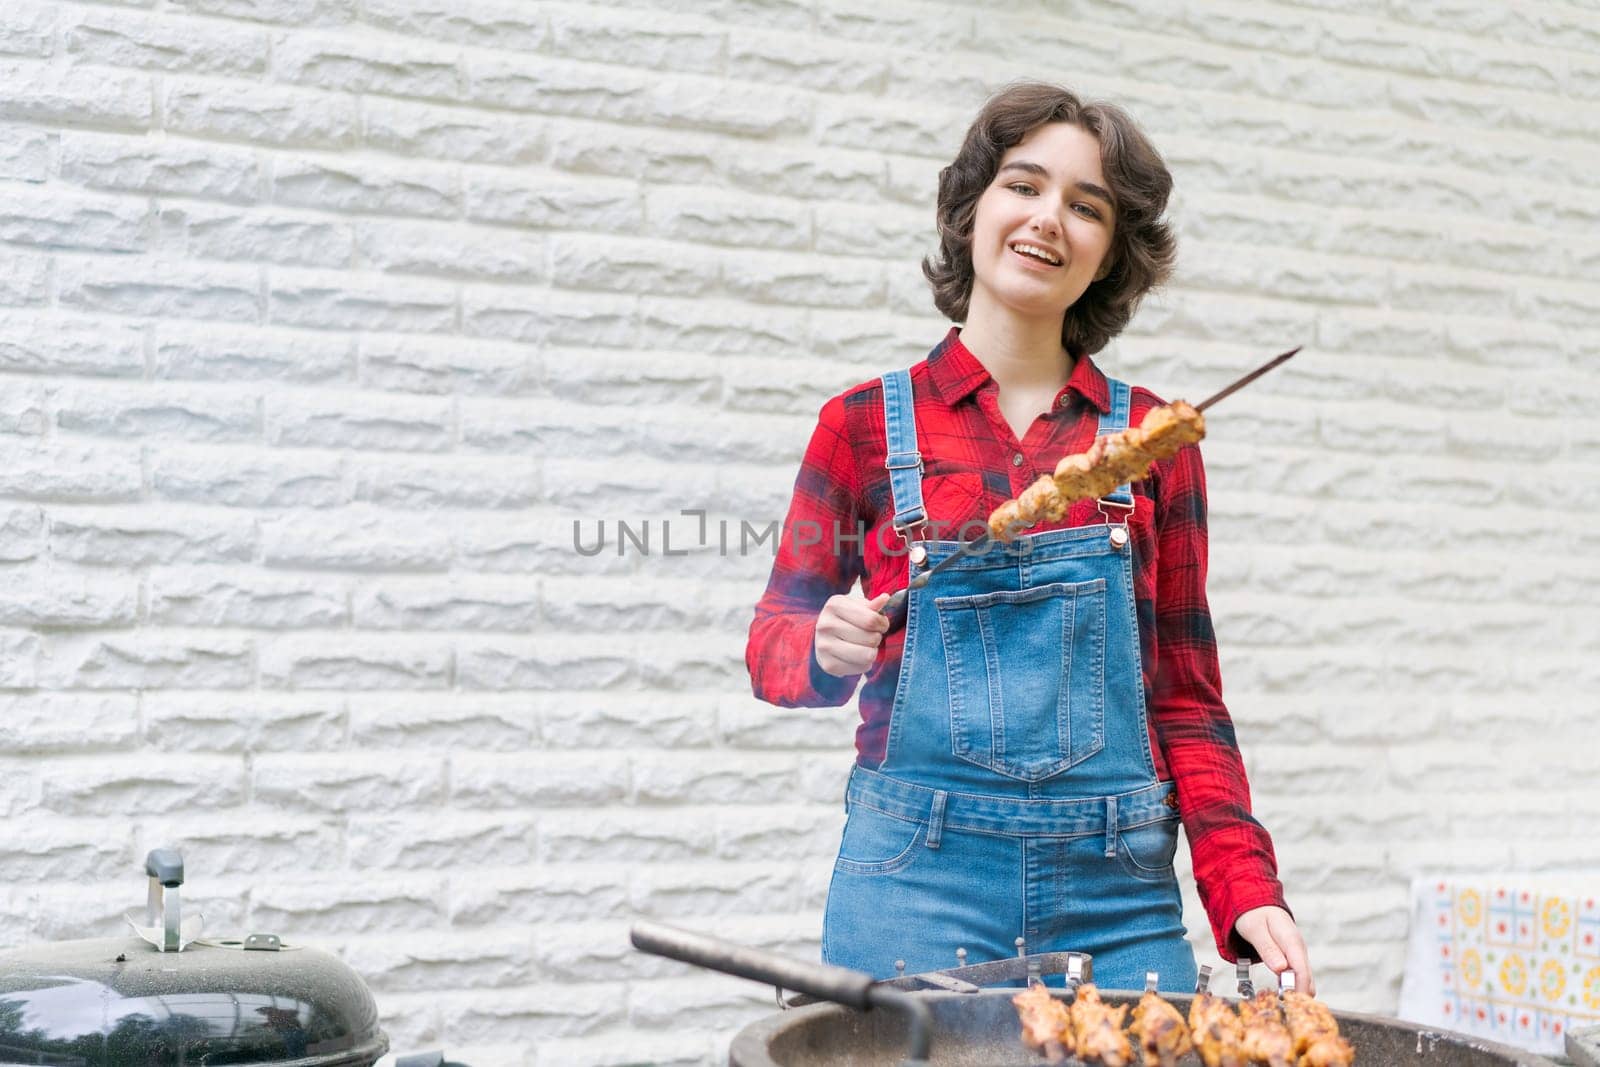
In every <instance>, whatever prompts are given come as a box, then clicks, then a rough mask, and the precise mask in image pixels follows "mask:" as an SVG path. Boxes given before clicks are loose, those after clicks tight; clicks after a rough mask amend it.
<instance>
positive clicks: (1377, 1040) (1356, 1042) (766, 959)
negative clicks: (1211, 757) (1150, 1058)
mask: <svg viewBox="0 0 1600 1067" xmlns="http://www.w3.org/2000/svg"><path fill="white" fill-rule="evenodd" d="M633 943H634V945H635V946H636V947H638V948H640V949H642V950H643V951H646V952H651V953H654V954H656V955H660V956H667V957H669V958H672V959H676V960H681V961H683V962H685V963H691V964H694V965H696V966H700V967H706V968H709V969H711V970H715V971H721V972H723V973H724V974H731V975H735V976H737V977H740V978H750V979H753V980H755V981H758V982H763V983H766V984H769V985H773V986H777V987H779V988H780V990H784V989H786V990H792V991H797V992H800V993H803V994H805V996H804V997H801V998H795V999H794V1001H791V1002H790V1003H795V1002H797V1001H809V1003H805V1004H803V1005H802V1006H796V1007H792V1008H790V1009H789V1010H786V1011H782V1012H779V1013H777V1014H774V1015H771V1016H768V1017H767V1018H764V1019H760V1020H758V1021H756V1022H754V1023H751V1024H750V1025H749V1026H747V1027H745V1028H744V1029H743V1030H741V1031H740V1032H739V1033H738V1035H737V1036H736V1037H735V1038H734V1040H733V1044H732V1045H731V1047H730V1049H729V1053H728V1062H729V1064H730V1065H731V1067H825V1065H842V1064H849V1065H850V1067H1039V1065H1042V1064H1044V1063H1045V1059H1044V1057H1043V1056H1040V1055H1038V1054H1035V1053H1033V1052H1030V1051H1029V1050H1028V1049H1026V1048H1025V1047H1024V1046H1023V1044H1022V1040H1021V1036H1020V1035H1021V1026H1020V1025H1019V1023H1018V1021H1017V1012H1016V1008H1015V1007H1013V1006H1012V1003H1011V997H1012V996H1013V995H1014V994H1015V993H1016V991H1017V990H1016V988H983V987H982V985H983V984H989V985H995V984H1000V983H1010V984H1011V985H1012V986H1013V987H1015V986H1020V985H1022V984H1023V983H1024V982H1026V981H1028V980H1030V979H1032V978H1035V977H1044V976H1048V975H1052V974H1063V975H1065V976H1066V986H1067V988H1063V989H1060V990H1055V991H1053V993H1054V995H1055V996H1058V997H1063V998H1067V997H1070V996H1071V995H1072V988H1073V987H1074V986H1075V984H1076V983H1077V982H1078V981H1090V980H1092V976H1093V961H1092V960H1091V959H1090V958H1089V957H1087V956H1085V955H1083V954H1081V953H1050V954H1038V955H1027V954H1021V955H1019V956H1017V957H1014V958H1012V959H1009V960H1000V961H993V962H989V963H983V964H975V965H973V966H967V967H959V968H955V969H952V970H948V971H938V972H934V973H932V974H921V975H909V976H905V977H901V978H898V979H893V980H890V981H885V982H875V981H873V979H872V978H871V977H870V976H869V975H866V974H861V973H859V972H856V971H850V970H846V969H844V968H842V967H826V966H818V965H816V964H810V963H803V962H801V961H799V960H793V959H789V958H787V957H784V956H779V955H776V954H773V953H769V952H762V951H757V950H755V949H750V948H745V947H743V946H739V945H733V944H729V943H728V942H725V941H720V940H717V939H715V938H710V937H706V936H704V935H702V934H696V933H692V932H690V931H687V930H678V929H675V928H673V927H669V926H663V925H661V924H659V923H646V922H641V923H637V924H636V925H635V926H634V928H633ZM1241 973H1242V974H1247V973H1248V972H1241ZM1100 995H1101V997H1102V998H1103V999H1104V1000H1105V1001H1106V1003H1108V1004H1112V1005H1116V1004H1129V1005H1131V1004H1133V1003H1136V1002H1137V1001H1138V998H1139V996H1140V994H1139V993H1138V992H1129V991H1108V990H1101V991H1100ZM1162 996H1163V997H1164V998H1165V999H1166V1000H1168V1001H1170V1002H1171V1003H1172V1005H1173V1006H1174V1007H1176V1008H1177V1009H1178V1010H1179V1011H1180V1012H1182V1013H1183V1014H1185V1015H1187V1014H1188V1011H1189V1004H1190V1001H1191V1000H1192V999H1193V997H1192V996H1189V995H1175V994H1166V993H1164V994H1162ZM818 1001H821V1002H822V1003H819V1002H818ZM1333 1014H1334V1016H1335V1018H1337V1019H1338V1021H1339V1029H1340V1031H1341V1032H1342V1033H1343V1034H1344V1036H1345V1037H1346V1038H1347V1039H1348V1040H1349V1041H1350V1043H1351V1044H1352V1045H1353V1046H1355V1050H1356V1064H1357V1067H1389V1065H1395V1067H1411V1065H1416V1067H1508V1065H1510V1064H1520V1065H1524V1067H1556V1065H1555V1063H1554V1061H1552V1060H1548V1059H1544V1058H1543V1057H1540V1056H1535V1055H1533V1054H1531V1053H1528V1052H1524V1051H1522V1050H1521V1049H1516V1048H1512V1047H1510V1046H1507V1045H1499V1044H1495V1043H1493V1042H1488V1041H1483V1040H1480V1039H1478V1038H1475V1037H1469V1036H1467V1035H1464V1034H1454V1033H1450V1032H1448V1031H1443V1030H1437V1029H1433V1028H1429V1027H1423V1026H1417V1025H1414V1024H1412V1023H1407V1022H1403V1021H1401V1020H1399V1019H1391V1018H1387V1017H1384V1016H1380V1015H1363V1014H1357V1013H1354V1012H1334V1013H1333ZM1067 1062H1068V1064H1069V1065H1076V1067H1082V1065H1081V1063H1080V1061H1077V1060H1069V1061H1067ZM1178 1067H1201V1064H1200V1059H1199V1057H1198V1056H1196V1055H1194V1054H1192V1053H1191V1054H1190V1055H1187V1056H1185V1057H1183V1058H1181V1059H1179V1060H1178Z"/></svg>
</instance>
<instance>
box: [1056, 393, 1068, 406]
mask: <svg viewBox="0 0 1600 1067" xmlns="http://www.w3.org/2000/svg"><path fill="white" fill-rule="evenodd" d="M1066 406H1067V394H1066V393H1062V394H1061V395H1060V396H1058V397H1056V407H1058V408H1064V407H1066Z"/></svg>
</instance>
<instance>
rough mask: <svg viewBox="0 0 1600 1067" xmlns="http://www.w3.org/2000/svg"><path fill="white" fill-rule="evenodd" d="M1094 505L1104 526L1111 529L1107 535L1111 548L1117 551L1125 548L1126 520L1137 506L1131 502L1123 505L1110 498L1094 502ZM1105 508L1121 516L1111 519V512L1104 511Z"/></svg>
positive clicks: (1126, 539) (1126, 535)
mask: <svg viewBox="0 0 1600 1067" xmlns="http://www.w3.org/2000/svg"><path fill="white" fill-rule="evenodd" d="M1095 504H1096V506H1097V507H1098V508H1099V509H1100V517H1101V518H1103V519H1105V520H1106V525H1107V526H1108V527H1110V528H1111V532H1110V535H1109V536H1110V539H1111V547H1112V548H1115V549H1119V550H1120V549H1123V548H1126V547H1127V544H1128V519H1129V518H1130V517H1131V516H1132V515H1133V511H1134V508H1135V507H1136V506H1137V505H1136V504H1135V503H1134V502H1133V501H1131V500H1130V501H1129V502H1128V503H1126V504H1124V503H1123V502H1122V501H1120V500H1112V499H1111V498H1110V497H1104V496H1103V497H1101V498H1100V499H1099V500H1096V501H1095ZM1107 508H1114V509H1116V510H1117V511H1118V512H1120V513H1121V514H1120V515H1118V516H1117V517H1116V518H1112V516H1111V512H1109V511H1107V510H1106V509H1107Z"/></svg>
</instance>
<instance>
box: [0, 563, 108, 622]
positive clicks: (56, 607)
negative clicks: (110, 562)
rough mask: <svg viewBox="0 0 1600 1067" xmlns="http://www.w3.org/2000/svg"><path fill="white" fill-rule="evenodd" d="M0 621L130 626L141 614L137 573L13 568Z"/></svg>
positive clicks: (0, 606) (58, 568) (48, 567)
mask: <svg viewBox="0 0 1600 1067" xmlns="http://www.w3.org/2000/svg"><path fill="white" fill-rule="evenodd" d="M9 578H10V581H9V582H8V588H9V596H8V598H7V600H6V601H5V603H4V604H0V626H16V627H27V626H41V627H52V628H57V627H59V628H76V629H93V628H97V627H120V626H129V625H132V624H133V623H134V622H135V621H137V616H138V613H139V580H138V578H137V577H135V576H132V575H128V576H114V575H105V574H96V573H92V572H87V573H86V572H82V571H75V570H72V569H69V568H66V567H54V566H48V565H47V566H45V567H40V568H28V569H26V570H18V569H15V568H14V569H12V571H11V573H10V575H9Z"/></svg>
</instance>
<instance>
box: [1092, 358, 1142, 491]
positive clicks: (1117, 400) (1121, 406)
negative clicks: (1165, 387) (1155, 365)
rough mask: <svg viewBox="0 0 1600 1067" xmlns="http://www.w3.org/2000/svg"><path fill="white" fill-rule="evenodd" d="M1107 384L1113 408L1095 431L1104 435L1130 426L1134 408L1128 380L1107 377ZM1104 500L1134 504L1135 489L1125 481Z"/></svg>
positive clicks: (1131, 390) (1096, 433)
mask: <svg viewBox="0 0 1600 1067" xmlns="http://www.w3.org/2000/svg"><path fill="white" fill-rule="evenodd" d="M1106 386H1107V387H1108V388H1109V389H1110V390H1111V410H1110V411H1108V412H1106V413H1105V414H1104V415H1102V416H1100V428H1099V429H1097V430H1096V431H1095V436H1097V437H1104V436H1106V435H1107V434H1113V433H1117V432H1119V431H1121V430H1126V429H1127V428H1128V416H1129V414H1130V413H1131V412H1132V410H1133V389H1132V388H1131V387H1130V386H1129V385H1128V383H1127V382H1124V381H1118V380H1117V379H1116V378H1107V379H1106ZM1101 499H1102V500H1107V501H1110V502H1111V503H1112V504H1120V505H1122V506H1123V507H1132V506H1133V490H1132V488H1130V487H1129V485H1128V483H1127V482H1123V483H1122V484H1121V485H1119V486H1117V487H1116V489H1114V490H1112V491H1111V492H1110V493H1107V494H1106V495H1105V496H1103V497H1101Z"/></svg>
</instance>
